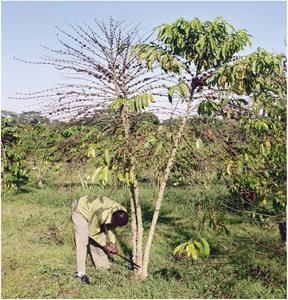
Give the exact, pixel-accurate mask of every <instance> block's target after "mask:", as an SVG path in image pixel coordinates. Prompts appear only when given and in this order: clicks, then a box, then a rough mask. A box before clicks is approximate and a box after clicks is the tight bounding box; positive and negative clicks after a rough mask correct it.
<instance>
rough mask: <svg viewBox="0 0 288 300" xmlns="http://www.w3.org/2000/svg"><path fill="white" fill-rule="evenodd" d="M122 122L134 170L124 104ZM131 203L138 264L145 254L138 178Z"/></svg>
mask: <svg viewBox="0 0 288 300" xmlns="http://www.w3.org/2000/svg"><path fill="white" fill-rule="evenodd" d="M121 116H122V123H123V126H124V131H125V139H126V143H127V150H128V157H126V159H127V165H128V169H129V170H131V171H133V172H134V170H135V163H134V157H133V155H132V154H131V152H130V151H129V150H130V149H129V144H130V132H129V120H128V117H127V107H126V106H124V107H123V109H122V113H121ZM130 194H131V199H130V204H131V227H132V247H133V262H135V263H136V264H138V265H141V263H142V255H143V249H142V239H143V225H142V211H141V206H140V201H139V189H138V185H137V180H136V181H135V183H133V184H131V185H130ZM140 271H141V269H140V270H136V269H134V275H135V276H136V277H138V274H139V272H140Z"/></svg>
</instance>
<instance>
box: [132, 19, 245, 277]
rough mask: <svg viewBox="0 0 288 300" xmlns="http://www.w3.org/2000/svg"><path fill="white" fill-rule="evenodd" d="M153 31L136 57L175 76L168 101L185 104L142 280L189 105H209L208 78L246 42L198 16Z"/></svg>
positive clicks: (222, 25) (229, 29)
mask: <svg viewBox="0 0 288 300" xmlns="http://www.w3.org/2000/svg"><path fill="white" fill-rule="evenodd" d="M157 32H158V35H157V42H155V43H150V44H140V45H137V46H136V48H135V51H136V53H138V58H139V60H140V61H142V60H144V61H145V62H146V64H147V67H148V68H149V69H150V70H153V66H154V63H155V62H156V63H158V64H160V67H161V68H162V69H163V70H164V71H165V72H167V73H172V74H174V76H177V78H178V84H177V85H175V86H172V87H170V88H169V91H168V97H169V100H170V101H171V102H172V100H173V97H174V95H175V94H178V95H179V96H180V98H181V99H182V101H183V102H184V103H185V104H186V112H185V115H184V116H183V117H182V120H181V124H180V126H179V130H178V133H177V135H176V137H175V139H174V142H173V147H172V150H171V153H170V156H169V159H168V161H167V163H166V168H165V171H164V173H163V175H162V179H161V182H160V188H159V192H158V196H157V199H156V203H155V210H154V214H153V219H152V223H151V226H150V230H149V234H148V238H147V243H146V247H145V252H144V257H143V264H142V270H141V278H142V279H145V278H146V277H147V275H148V264H149V257H150V250H151V246H152V241H153V238H154V233H155V229H156V224H157V220H158V216H159V213H160V209H161V204H162V201H163V196H164V191H165V187H166V184H167V180H168V178H169V174H170V170H171V168H172V165H173V162H174V158H175V155H176V152H177V150H178V148H179V144H180V142H181V139H182V136H183V132H184V129H185V127H186V124H187V120H188V117H189V115H190V113H191V110H192V107H193V105H195V104H197V103H198V104H199V102H200V103H201V105H202V106H201V107H200V108H201V109H202V110H203V111H206V110H207V109H209V107H211V105H212V103H213V100H214V99H215V98H218V97H219V96H218V94H217V90H216V89H211V88H210V87H209V86H208V83H207V80H208V78H209V77H211V76H212V75H213V73H214V72H215V71H217V70H218V69H219V68H221V67H222V66H223V65H224V64H228V63H230V62H231V61H233V60H235V59H237V57H235V54H237V53H238V52H239V51H241V50H243V49H244V47H245V46H246V45H247V44H250V37H249V35H248V34H247V33H246V31H245V30H243V29H242V30H238V31H236V30H235V29H234V28H233V27H232V26H231V25H230V24H229V23H228V22H227V21H226V20H224V19H223V18H216V19H214V20H213V21H204V22H201V21H200V20H199V19H198V18H195V19H193V20H191V21H185V20H184V19H183V18H180V19H177V20H176V21H175V22H174V23H172V24H163V25H161V26H159V27H158V28H157ZM212 106H213V105H212Z"/></svg>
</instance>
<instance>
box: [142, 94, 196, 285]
mask: <svg viewBox="0 0 288 300" xmlns="http://www.w3.org/2000/svg"><path fill="white" fill-rule="evenodd" d="M191 105H192V93H191V95H190V98H189V102H188V104H187V109H186V114H185V116H184V117H183V119H182V123H181V125H180V128H179V131H178V133H177V136H176V139H175V141H174V145H173V148H172V152H171V154H170V157H169V160H168V162H167V165H166V168H165V172H164V177H163V179H162V180H161V182H160V188H159V192H158V197H157V200H156V205H155V210H154V214H153V219H152V222H151V226H150V230H149V233H148V238H147V242H146V247H145V252H144V257H143V265H142V272H141V274H140V278H141V279H142V280H143V279H145V278H146V277H147V276H148V264H149V257H150V250H151V246H152V241H153V238H154V233H155V229H156V224H157V220H158V217H159V212H160V208H161V204H162V201H163V195H164V191H165V188H166V184H167V180H168V178H169V175H170V171H171V168H172V165H173V162H174V158H175V155H176V152H177V150H178V148H179V144H180V141H181V138H182V136H183V132H184V128H185V126H186V124H187V120H188V117H189V113H190V110H191Z"/></svg>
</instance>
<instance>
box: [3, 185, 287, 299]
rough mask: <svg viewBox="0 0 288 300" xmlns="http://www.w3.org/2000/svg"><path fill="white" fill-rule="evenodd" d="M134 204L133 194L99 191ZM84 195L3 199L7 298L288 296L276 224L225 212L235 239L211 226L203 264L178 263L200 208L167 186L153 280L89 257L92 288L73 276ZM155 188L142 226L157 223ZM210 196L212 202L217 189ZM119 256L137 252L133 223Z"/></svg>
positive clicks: (148, 192)
mask: <svg viewBox="0 0 288 300" xmlns="http://www.w3.org/2000/svg"><path fill="white" fill-rule="evenodd" d="M100 192H101V193H103V192H105V194H106V195H108V196H110V197H112V198H114V199H115V200H118V201H119V202H121V203H123V204H124V205H126V206H128V203H129V200H128V197H126V195H128V193H127V191H125V190H120V191H117V192H113V191H111V190H106V191H105V190H103V189H101V190H100V189H99V188H98V189H97V188H95V190H90V191H89V193H91V194H93V193H95V194H97V193H100ZM83 194H85V192H83V190H81V189H80V188H75V190H73V193H71V190H69V189H66V188H64V187H60V188H57V187H54V188H45V189H43V190H36V189H35V190H31V191H30V192H28V193H20V194H13V193H8V194H4V196H2V200H3V201H2V298H62V299H63V298H126V299H127V298H275V299H282V298H286V256H285V255H278V252H277V251H278V250H277V249H278V248H279V244H280V242H279V236H278V231H277V227H276V226H275V227H273V228H272V229H269V230H268V229H267V228H266V229H265V228H261V227H258V226H257V225H256V224H254V223H253V222H243V221H242V222H240V219H239V218H235V217H233V216H232V215H229V214H225V218H226V224H227V228H228V229H229V231H230V234H229V235H227V234H225V233H224V232H222V231H221V232H218V231H213V230H212V229H209V228H205V231H203V232H202V236H203V237H205V238H206V239H207V240H208V242H209V244H210V247H211V249H212V253H211V254H212V255H211V257H209V258H207V259H205V260H198V261H197V262H194V263H193V262H192V261H187V260H183V261H179V260H176V259H175V258H174V257H173V255H172V253H173V249H174V248H175V246H177V245H178V244H179V243H181V242H185V241H187V240H188V239H190V238H196V237H197V233H198V226H199V216H200V215H201V211H199V208H197V209H196V208H195V205H194V204H195V202H196V200H197V199H198V198H199V194H198V193H197V191H195V190H193V191H192V190H184V189H183V190H181V189H174V188H173V189H172V188H169V189H168V190H167V192H166V194H165V202H164V205H163V210H162V212H161V214H160V219H159V224H158V228H157V230H156V236H155V240H154V244H153V249H152V253H151V261H150V265H149V266H150V268H149V270H150V276H149V278H148V279H147V280H146V281H145V282H136V281H134V280H133V278H132V276H131V275H132V272H131V270H130V269H129V266H128V265H127V263H126V262H125V261H122V260H121V259H120V258H117V257H115V259H114V263H113V267H112V269H111V270H110V271H109V272H100V271H96V270H95V269H94V268H93V265H92V262H91V259H90V257H89V258H88V259H87V264H88V274H89V276H90V279H91V281H92V284H91V285H90V286H82V285H81V284H80V283H79V282H78V280H76V279H75V277H74V272H75V271H76V270H75V246H74V240H73V227H72V223H71V219H70V205H71V202H72V200H74V199H76V198H77V197H79V196H80V195H83ZM153 196H154V191H153V190H152V189H149V188H148V187H144V188H142V198H141V200H142V202H143V208H144V212H143V215H144V225H145V228H146V229H147V227H148V225H149V222H150V220H151V218H152V202H151V201H152V199H153V198H155V197H153ZM210 197H214V195H213V192H211V195H210ZM118 233H119V245H118V248H119V249H120V252H121V253H123V254H125V255H127V253H129V252H131V245H130V226H127V228H125V229H120V230H119V231H118Z"/></svg>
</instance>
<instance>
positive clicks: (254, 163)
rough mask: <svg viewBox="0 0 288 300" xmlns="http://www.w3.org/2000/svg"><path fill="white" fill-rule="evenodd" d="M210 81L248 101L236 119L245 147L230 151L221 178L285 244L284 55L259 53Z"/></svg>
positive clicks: (261, 51)
mask: <svg viewBox="0 0 288 300" xmlns="http://www.w3.org/2000/svg"><path fill="white" fill-rule="evenodd" d="M211 82H212V84H214V85H217V84H218V85H221V86H222V87H223V88H225V89H227V90H229V91H230V92H234V93H237V94H239V95H246V96H249V97H250V100H251V110H250V112H249V115H248V116H242V117H241V118H240V125H241V128H242V130H243V135H244V137H245V139H246V140H248V141H249V143H248V145H247V146H245V147H242V148H239V149H235V151H234V154H233V156H232V157H230V159H229V160H228V161H227V170H226V172H224V173H223V174H224V177H226V178H227V180H228V181H229V185H230V186H229V189H230V191H231V192H232V193H233V195H234V198H236V199H238V205H239V207H241V206H242V208H243V209H244V210H246V211H247V212H248V213H249V214H252V215H253V216H255V218H256V219H258V220H259V219H260V221H262V222H264V221H265V220H266V221H273V222H274V223H278V224H279V231H280V236H281V239H282V241H286V94H287V90H286V57H285V56H284V55H281V54H280V55H279V54H272V53H269V52H267V51H265V50H264V49H258V50H257V51H256V52H254V53H252V54H250V55H248V56H246V57H243V58H241V59H239V60H238V61H237V62H234V63H233V64H231V65H226V66H223V67H222V68H221V69H219V70H218V71H217V72H215V74H214V75H213V78H211Z"/></svg>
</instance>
